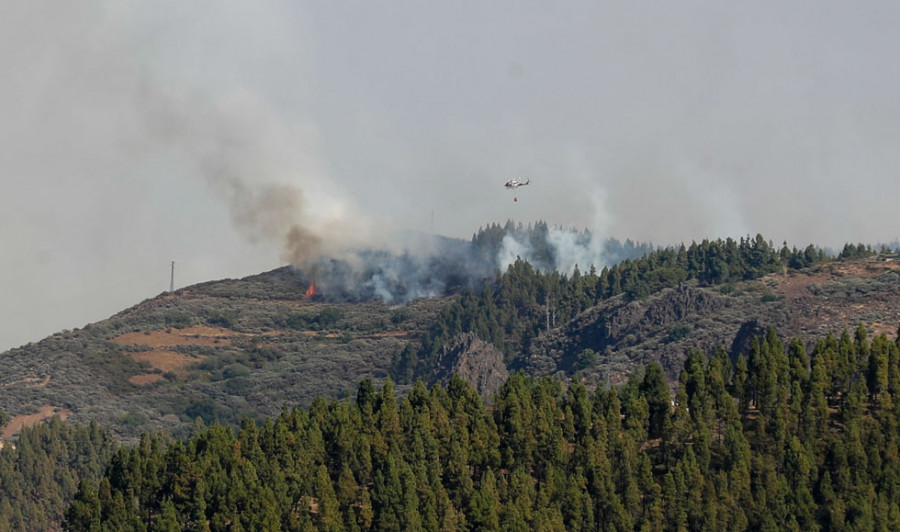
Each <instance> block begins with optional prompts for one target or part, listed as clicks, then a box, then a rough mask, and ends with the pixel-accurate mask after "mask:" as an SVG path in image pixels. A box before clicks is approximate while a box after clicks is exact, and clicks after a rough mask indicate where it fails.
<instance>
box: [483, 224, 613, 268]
mask: <svg viewBox="0 0 900 532" xmlns="http://www.w3.org/2000/svg"><path fill="white" fill-rule="evenodd" d="M607 241H608V239H607V238H606V237H601V236H600V235H598V234H595V233H592V232H590V231H576V230H574V229H565V228H562V227H549V228H548V229H547V234H546V237H545V238H539V239H537V240H536V241H535V240H534V239H533V238H532V237H531V236H530V233H529V232H527V231H511V232H507V233H506V235H505V236H504V237H503V241H502V243H501V246H500V250H499V251H498V252H497V267H498V268H500V270H501V271H506V269H507V268H509V266H510V265H512V264H513V263H514V262H516V260H518V259H521V260H524V261H527V262H529V263H531V264H532V265H533V266H535V267H537V268H538V269H540V270H544V271H558V272H560V273H564V274H567V275H569V274H571V273H572V272H574V271H575V268H576V267H578V269H579V271H581V272H582V273H585V272H588V271H589V270H590V269H591V267H594V268H596V269H598V270H599V269H601V268H603V267H604V266H609V265H610V264H612V262H613V261H614V260H615V258H614V257H608V256H607V251H606V243H607Z"/></svg>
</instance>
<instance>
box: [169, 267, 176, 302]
mask: <svg viewBox="0 0 900 532" xmlns="http://www.w3.org/2000/svg"><path fill="white" fill-rule="evenodd" d="M174 291H175V261H174V260H173V261H172V276H171V277H170V278H169V293H170V294H171V293H172V292H174Z"/></svg>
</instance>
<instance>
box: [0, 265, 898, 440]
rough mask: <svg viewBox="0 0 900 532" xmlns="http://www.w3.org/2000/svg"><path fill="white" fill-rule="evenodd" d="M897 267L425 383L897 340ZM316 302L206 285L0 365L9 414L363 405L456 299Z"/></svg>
mask: <svg viewBox="0 0 900 532" xmlns="http://www.w3.org/2000/svg"><path fill="white" fill-rule="evenodd" d="M898 266H900V264H898V263H897V262H894V261H891V260H877V259H867V260H858V261H846V262H844V261H837V262H829V263H825V264H822V265H819V266H817V267H815V268H814V269H809V270H802V271H791V272H789V273H785V274H770V275H768V276H766V277H763V278H762V279H759V280H755V281H745V282H740V283H734V284H727V285H721V286H700V285H699V284H698V283H697V282H696V281H691V282H687V283H682V284H681V285H680V286H678V287H676V288H671V289H664V290H661V291H659V292H657V293H655V294H652V295H650V296H649V297H646V298H643V299H637V300H633V301H626V300H625V299H623V297H622V296H616V297H613V298H610V299H608V300H605V301H603V302H601V303H600V304H598V305H596V306H593V307H590V308H588V309H587V310H586V311H584V312H582V313H581V314H579V315H578V316H576V317H575V318H574V319H572V320H570V321H568V322H566V323H559V324H554V325H555V326H554V327H551V328H550V329H549V330H548V331H544V332H542V333H541V334H540V335H539V336H537V337H536V338H534V339H533V341H532V342H531V344H530V345H529V347H528V350H527V352H525V353H522V354H521V355H519V356H517V357H515V358H514V359H513V360H512V361H511V362H510V363H509V364H508V368H503V367H502V360H501V357H500V354H499V353H498V352H497V351H496V349H495V348H494V347H493V346H491V345H490V344H487V343H485V342H483V341H480V340H479V339H477V338H474V337H472V338H469V337H467V338H461V339H459V341H458V342H457V343H456V345H458V346H459V348H458V349H452V348H448V349H447V351H446V353H445V354H444V355H443V356H442V358H441V361H440V367H438V368H435V373H434V374H431V375H423V376H422V377H424V378H426V379H429V378H430V379H431V380H433V381H434V380H446V378H447V377H448V375H449V373H451V372H459V371H462V370H461V369H460V368H464V370H465V373H466V378H467V379H468V380H469V381H470V382H472V383H475V384H476V385H477V386H478V389H479V391H480V392H482V393H483V394H484V395H485V396H487V395H488V394H489V393H491V392H492V391H494V390H493V389H492V387H493V386H496V383H498V382H502V380H503V379H502V375H505V372H506V370H507V369H509V370H516V369H522V370H524V371H525V372H526V373H528V374H530V375H534V376H541V375H549V374H562V375H565V376H572V375H575V374H576V373H577V374H578V375H580V377H582V378H583V379H584V380H585V382H586V383H587V384H589V385H593V384H597V383H601V382H605V381H606V380H609V381H610V382H612V383H619V382H623V381H624V380H625V379H626V378H627V377H628V376H629V375H630V374H632V373H633V372H635V371H639V370H640V369H641V368H643V367H644V366H645V364H646V363H647V362H649V361H650V360H657V361H659V362H660V363H661V364H662V365H663V367H664V368H665V370H666V372H667V375H668V377H669V378H670V379H674V378H676V377H677V372H678V371H679V369H680V368H681V361H682V359H683V357H684V354H685V353H686V351H687V350H688V349H691V348H699V349H701V350H703V351H705V352H711V351H712V350H713V349H715V348H716V347H717V346H718V345H722V344H723V343H724V344H725V345H724V346H725V348H726V349H728V350H729V351H730V352H731V354H732V356H737V354H738V353H739V352H745V351H746V348H747V345H749V341H750V339H751V338H752V337H753V336H755V335H759V334H761V333H762V332H764V331H765V329H767V328H768V327H770V326H772V327H776V328H777V330H778V332H779V333H780V334H783V335H785V336H800V335H802V336H804V337H806V338H811V339H815V338H821V337H824V336H825V335H827V334H828V333H830V332H833V333H836V334H839V333H840V332H841V331H842V330H844V329H851V330H852V329H855V328H856V327H857V326H858V325H859V324H860V323H861V324H863V325H864V326H865V327H866V328H867V329H868V331H869V332H870V334H880V333H888V334H889V335H890V336H891V338H893V335H894V333H895V332H896V330H897V324H898V323H900V271H898ZM309 286H310V279H309V278H308V277H307V276H305V275H304V274H303V273H302V272H299V271H297V270H294V269H291V268H281V269H277V270H273V271H271V272H267V273H264V274H260V275H255V276H252V277H248V278H245V279H240V280H223V281H215V282H209V283H203V284H200V285H196V286H192V287H188V288H184V289H182V290H178V291H176V292H175V293H173V294H161V295H160V296H158V297H156V298H153V299H149V300H147V301H144V302H142V303H140V304H139V305H136V306H135V307H132V308H130V309H127V310H125V311H123V312H121V313H119V314H116V315H115V316H113V317H111V318H110V319H108V320H105V321H101V322H98V323H95V324H92V325H89V326H87V327H85V328H83V329H81V330H75V331H66V332H61V333H58V334H55V335H53V336H51V337H49V338H46V339H44V340H42V341H40V342H37V343H32V344H28V345H26V346H23V347H20V348H17V349H13V350H10V351H8V352H6V353H3V354H0V363H2V365H3V367H4V371H3V372H2V374H0V409H2V410H5V411H6V412H7V413H8V414H10V415H11V416H14V420H15V416H25V415H30V416H32V417H31V418H29V421H31V422H33V421H35V420H36V419H39V418H40V417H42V416H43V417H46V416H50V415H60V416H68V418H69V419H71V420H74V421H87V420H97V421H99V422H101V423H103V424H106V425H108V426H110V427H112V428H113V429H114V430H115V431H117V432H118V433H119V435H120V436H123V437H125V438H131V437H134V436H136V435H137V434H139V433H140V432H141V431H143V430H147V429H153V428H158V429H162V428H165V429H168V430H172V431H175V432H176V433H183V432H185V431H187V430H188V429H189V428H190V426H191V425H192V424H193V422H194V420H195V419H196V418H197V417H202V418H203V419H204V420H205V421H207V422H209V421H213V420H219V421H222V422H225V423H235V422H237V421H238V420H239V419H240V418H242V417H245V416H250V417H260V416H272V415H275V414H277V413H278V412H279V411H280V410H281V408H282V405H284V404H288V405H295V404H296V405H302V406H305V405H309V404H310V403H311V402H312V400H313V399H314V397H316V396H317V395H322V396H324V397H329V398H339V397H343V396H347V395H352V394H353V393H354V390H355V389H356V386H357V384H358V382H359V381H360V380H361V379H363V378H365V377H373V378H375V379H376V380H379V379H382V378H384V377H385V376H387V375H388V374H389V372H390V368H391V363H392V359H394V358H395V357H396V356H397V355H398V354H399V353H400V352H401V351H403V349H404V348H405V347H406V346H408V345H417V344H418V343H419V342H420V341H421V339H422V338H423V337H424V335H425V334H426V333H427V331H428V329H429V327H430V326H431V325H432V324H433V323H434V322H435V320H436V319H437V316H438V314H439V312H440V311H441V309H442V308H443V307H444V305H445V304H446V303H447V301H449V300H450V299H451V298H433V299H420V300H416V301H414V302H412V303H409V304H406V305H402V306H387V305H384V304H382V303H377V302H357V303H340V302H326V301H325V297H323V296H322V295H321V294H320V295H318V296H313V297H308V296H307V295H306V294H307V291H308V289H309ZM450 347H452V346H450ZM460 357H462V359H458V358H460ZM482 359H483V360H482ZM498 364H500V366H498ZM498 375H499V376H501V377H498ZM19 419H20V420H21V419H23V418H19ZM11 435H12V431H8V433H6V434H4V437H9V436H11Z"/></svg>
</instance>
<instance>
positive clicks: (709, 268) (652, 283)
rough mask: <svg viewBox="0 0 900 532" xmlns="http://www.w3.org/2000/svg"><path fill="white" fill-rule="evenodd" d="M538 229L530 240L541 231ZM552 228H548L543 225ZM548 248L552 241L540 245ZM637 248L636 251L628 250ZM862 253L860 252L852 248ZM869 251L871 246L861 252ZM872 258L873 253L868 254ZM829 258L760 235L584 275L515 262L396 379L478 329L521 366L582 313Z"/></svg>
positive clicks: (489, 236)
mask: <svg viewBox="0 0 900 532" xmlns="http://www.w3.org/2000/svg"><path fill="white" fill-rule="evenodd" d="M540 227H541V226H537V227H535V228H534V229H533V231H532V232H531V233H529V234H530V235H532V237H533V235H536V234H539V233H540ZM544 230H546V227H544ZM508 231H510V229H509V228H507V230H506V231H502V230H500V228H499V227H492V228H489V229H488V230H485V231H483V232H481V233H479V234H477V235H476V236H475V237H473V241H475V242H479V243H482V244H480V245H485V244H483V243H484V242H497V241H498V239H500V238H501V235H503V234H508ZM535 242H546V239H540V238H537V239H535ZM532 248H533V249H536V250H537V251H534V252H532V255H537V256H539V257H547V258H546V259H545V262H547V263H551V264H552V263H553V259H552V257H551V250H549V249H547V246H546V245H545V246H543V247H541V246H539V245H538V244H535V245H534V246H532ZM629 248H630V249H633V246H629ZM851 250H852V252H853V254H854V256H855V255H857V254H858V251H857V250H858V248H857V246H852V247H851V246H848V247H846V248H845V250H844V251H845V253H849V252H850V251H851ZM862 250H863V251H865V250H866V248H865V247H862ZM868 251H869V252H871V250H868ZM826 260H828V257H826V256H825V254H824V253H823V252H822V250H817V249H816V248H815V247H814V246H812V245H810V246H808V247H807V248H806V249H804V250H802V251H801V250H798V249H797V248H793V249H790V248H788V247H787V244H785V245H784V246H783V247H782V248H781V249H776V248H775V247H774V246H772V244H771V243H769V242H767V241H766V240H765V238H763V236H762V235H757V236H756V237H755V238H746V239H744V238H741V239H739V240H738V241H735V240H733V239H731V238H728V239H725V240H715V241H709V240H704V241H702V242H700V243H699V244H698V243H696V242H694V243H692V244H691V245H690V246H688V247H685V246H684V245H682V246H680V247H677V248H675V247H669V248H664V249H657V250H655V251H651V252H649V253H647V254H645V255H643V256H642V257H641V258H636V259H633V258H627V259H625V260H622V261H621V262H618V263H616V264H614V265H612V266H609V267H604V268H603V269H602V270H601V271H599V272H598V271H597V270H596V269H595V268H593V267H591V268H590V270H589V271H588V272H581V271H580V270H579V269H578V268H577V267H576V268H575V270H574V272H573V273H572V274H571V275H568V274H567V273H565V272H559V271H556V270H549V271H548V270H547V269H542V268H540V267H535V266H533V265H532V264H531V263H530V262H526V261H524V260H517V261H516V262H515V263H514V264H513V265H511V266H510V267H509V269H508V270H507V271H506V272H505V273H504V274H503V275H498V277H497V279H496V280H495V281H494V282H493V283H488V284H485V286H484V288H483V289H481V290H480V291H477V292H475V291H468V292H466V293H465V294H463V296H462V297H461V298H460V299H458V300H456V301H454V302H452V303H450V304H449V305H447V306H446V307H445V308H444V309H443V310H442V311H441V314H440V315H439V317H438V319H437V321H436V322H435V323H434V324H433V325H432V326H431V328H430V330H429V332H428V334H427V336H426V337H425V338H424V339H423V341H422V344H421V346H419V347H418V348H416V347H414V346H412V345H409V346H407V347H406V350H405V351H404V352H402V353H401V354H400V355H399V356H398V357H397V359H396V360H395V361H394V363H393V366H392V369H393V373H392V374H393V375H394V378H395V379H397V380H398V381H399V382H409V381H412V380H413V379H415V378H416V377H417V376H419V375H427V374H429V373H431V372H432V366H433V364H434V360H435V357H436V356H437V354H438V352H439V351H440V350H441V348H442V346H443V345H444V344H445V342H447V341H448V340H450V339H452V338H453V337H455V336H456V335H458V334H460V333H462V332H468V331H472V332H474V333H475V334H476V335H477V336H478V337H479V338H481V339H483V340H486V341H488V342H491V343H493V344H494V345H495V346H497V347H498V348H499V349H501V350H502V351H503V352H504V354H505V357H506V362H507V363H508V364H512V365H513V366H516V362H517V361H516V359H517V357H521V356H523V355H524V354H525V353H527V352H528V351H529V349H530V347H531V343H532V341H533V340H534V339H535V338H536V337H538V336H539V335H541V334H542V333H544V332H546V331H548V330H550V329H551V328H553V327H554V326H556V325H557V324H564V323H566V322H568V321H569V320H571V319H573V318H575V316H577V315H578V314H579V313H581V312H584V311H585V310H586V309H588V308H590V307H592V306H595V305H597V304H598V303H600V302H602V301H604V300H608V299H610V298H613V297H616V296H620V295H621V297H622V298H623V299H624V300H625V301H631V300H635V299H642V298H646V297H647V296H649V295H650V294H653V293H656V292H659V291H660V290H662V289H664V288H671V287H674V286H677V285H678V284H680V283H683V282H686V281H692V280H695V281H696V282H698V283H699V284H700V285H701V286H715V285H724V284H728V283H736V282H741V281H749V280H753V279H758V278H760V277H762V276H764V275H766V274H769V273H773V272H786V271H787V270H788V269H791V270H798V269H801V268H806V267H809V266H812V265H814V264H816V263H820V262H823V261H826Z"/></svg>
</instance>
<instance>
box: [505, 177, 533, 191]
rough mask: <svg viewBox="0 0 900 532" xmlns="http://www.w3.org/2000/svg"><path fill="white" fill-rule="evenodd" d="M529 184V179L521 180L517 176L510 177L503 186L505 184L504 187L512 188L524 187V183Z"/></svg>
mask: <svg viewBox="0 0 900 532" xmlns="http://www.w3.org/2000/svg"><path fill="white" fill-rule="evenodd" d="M530 184H531V179H526V180H525V181H522V179H521V178H518V177H517V178H515V179H510V180H509V181H507V182H506V184H505V185H503V186H505V187H506V188H510V189H512V188H519V187H524V186H525V185H530Z"/></svg>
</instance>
